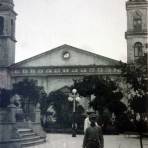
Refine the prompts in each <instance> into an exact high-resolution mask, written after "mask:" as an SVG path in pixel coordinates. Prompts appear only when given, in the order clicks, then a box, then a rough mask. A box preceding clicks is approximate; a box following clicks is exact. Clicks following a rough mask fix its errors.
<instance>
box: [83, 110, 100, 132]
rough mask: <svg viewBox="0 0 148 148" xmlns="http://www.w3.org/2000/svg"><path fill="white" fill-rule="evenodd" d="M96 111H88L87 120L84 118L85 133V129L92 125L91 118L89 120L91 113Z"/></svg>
mask: <svg viewBox="0 0 148 148" xmlns="http://www.w3.org/2000/svg"><path fill="white" fill-rule="evenodd" d="M93 113H94V112H91V111H89V110H88V111H87V116H86V118H85V120H84V133H85V131H86V129H87V128H88V127H90V120H89V116H90V115H91V114H93ZM95 124H96V126H98V124H97V122H96V121H95Z"/></svg>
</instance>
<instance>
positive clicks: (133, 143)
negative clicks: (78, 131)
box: [29, 134, 148, 148]
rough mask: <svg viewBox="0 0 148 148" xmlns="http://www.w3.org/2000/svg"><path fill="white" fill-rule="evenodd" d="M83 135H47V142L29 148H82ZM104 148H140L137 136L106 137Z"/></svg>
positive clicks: (145, 145) (145, 144) (146, 144)
mask: <svg viewBox="0 0 148 148" xmlns="http://www.w3.org/2000/svg"><path fill="white" fill-rule="evenodd" d="M82 142H83V135H77V137H72V136H71V135H70V134H47V142H46V143H44V144H41V145H38V146H32V147H29V148H82ZM104 148H140V143H139V138H138V137H137V136H127V135H105V136H104ZM143 148H148V138H144V139H143Z"/></svg>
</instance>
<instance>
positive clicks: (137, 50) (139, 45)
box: [134, 42, 143, 57]
mask: <svg viewBox="0 0 148 148" xmlns="http://www.w3.org/2000/svg"><path fill="white" fill-rule="evenodd" d="M142 48H143V45H142V43H141V42H136V43H135V44H134V56H135V57H140V56H143V49H142Z"/></svg>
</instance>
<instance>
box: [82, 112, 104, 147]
mask: <svg viewBox="0 0 148 148" xmlns="http://www.w3.org/2000/svg"><path fill="white" fill-rule="evenodd" d="M89 121H90V127H87V128H86V131H85V134H84V139H83V148H103V147H104V139H103V134H102V129H101V127H100V126H99V125H98V126H96V123H95V122H96V114H94V113H92V114H90V116H89Z"/></svg>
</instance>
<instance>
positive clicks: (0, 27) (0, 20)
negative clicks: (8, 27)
mask: <svg viewBox="0 0 148 148" xmlns="http://www.w3.org/2000/svg"><path fill="white" fill-rule="evenodd" d="M3 33H4V18H3V17H2V16H0V35H3Z"/></svg>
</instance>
